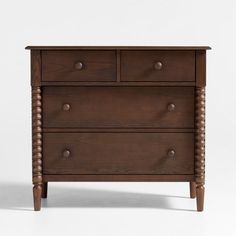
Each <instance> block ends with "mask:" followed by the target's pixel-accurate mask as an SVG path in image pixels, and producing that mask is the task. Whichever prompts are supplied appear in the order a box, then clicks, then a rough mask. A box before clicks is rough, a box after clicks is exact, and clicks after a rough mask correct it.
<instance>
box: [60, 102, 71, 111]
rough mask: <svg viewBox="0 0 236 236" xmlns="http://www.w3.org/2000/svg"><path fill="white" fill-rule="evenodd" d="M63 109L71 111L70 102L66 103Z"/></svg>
mask: <svg viewBox="0 0 236 236" xmlns="http://www.w3.org/2000/svg"><path fill="white" fill-rule="evenodd" d="M62 109H63V111H69V110H70V104H68V103H66V104H64V105H63V106H62Z"/></svg>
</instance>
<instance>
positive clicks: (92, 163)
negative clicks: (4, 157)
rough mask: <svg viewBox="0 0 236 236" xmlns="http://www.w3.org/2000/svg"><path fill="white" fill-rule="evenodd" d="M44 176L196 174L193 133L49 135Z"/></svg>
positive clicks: (46, 135) (46, 141)
mask: <svg viewBox="0 0 236 236" xmlns="http://www.w3.org/2000/svg"><path fill="white" fill-rule="evenodd" d="M43 147H44V148H43V172H44V174H193V173H194V134H193V133H45V134H44V135H43Z"/></svg>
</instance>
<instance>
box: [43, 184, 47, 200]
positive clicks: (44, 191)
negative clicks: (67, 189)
mask: <svg viewBox="0 0 236 236" xmlns="http://www.w3.org/2000/svg"><path fill="white" fill-rule="evenodd" d="M47 196H48V182H43V186H42V198H47Z"/></svg>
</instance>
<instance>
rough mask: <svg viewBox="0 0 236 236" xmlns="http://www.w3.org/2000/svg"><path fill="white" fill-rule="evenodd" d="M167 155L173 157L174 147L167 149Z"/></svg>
mask: <svg viewBox="0 0 236 236" xmlns="http://www.w3.org/2000/svg"><path fill="white" fill-rule="evenodd" d="M167 156H168V157H170V158H174V157H175V150H174V149H169V150H168V151H167Z"/></svg>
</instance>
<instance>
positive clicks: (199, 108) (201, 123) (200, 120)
mask: <svg viewBox="0 0 236 236" xmlns="http://www.w3.org/2000/svg"><path fill="white" fill-rule="evenodd" d="M195 106H196V116H195V125H196V131H195V181H196V196H197V210H198V211H203V207H204V183H205V88H204V87H197V88H196V104H195Z"/></svg>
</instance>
